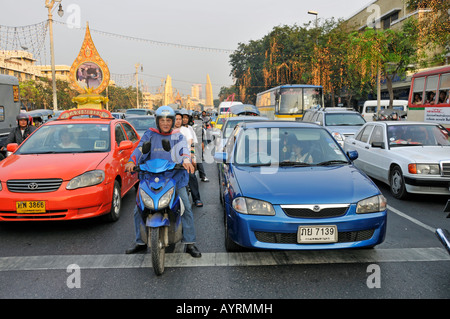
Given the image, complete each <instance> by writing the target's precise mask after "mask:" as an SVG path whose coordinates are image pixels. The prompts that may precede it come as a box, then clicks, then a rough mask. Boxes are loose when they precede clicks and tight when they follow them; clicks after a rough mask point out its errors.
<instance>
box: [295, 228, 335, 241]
mask: <svg viewBox="0 0 450 319" xmlns="http://www.w3.org/2000/svg"><path fill="white" fill-rule="evenodd" d="M337 239H338V231H337V227H336V225H320V226H299V227H298V231H297V242H298V243H299V244H320V243H335V242H337Z"/></svg>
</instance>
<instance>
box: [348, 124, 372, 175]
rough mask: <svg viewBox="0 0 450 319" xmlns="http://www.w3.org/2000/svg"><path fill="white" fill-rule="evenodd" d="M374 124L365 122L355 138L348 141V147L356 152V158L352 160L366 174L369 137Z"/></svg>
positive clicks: (368, 156)
mask: <svg viewBox="0 0 450 319" xmlns="http://www.w3.org/2000/svg"><path fill="white" fill-rule="evenodd" d="M373 128H374V124H371V123H370V124H366V126H365V127H364V128H362V129H361V131H360V132H359V133H358V135H357V136H356V137H355V139H354V140H353V141H352V142H351V143H350V147H351V148H352V149H354V150H355V151H357V152H358V158H357V159H356V160H355V161H354V162H355V165H356V166H357V167H358V168H360V169H362V170H363V171H364V172H366V173H367V174H368V175H370V174H369V172H368V165H369V164H368V162H369V161H370V152H369V148H370V147H369V138H370V135H371V134H372V131H373Z"/></svg>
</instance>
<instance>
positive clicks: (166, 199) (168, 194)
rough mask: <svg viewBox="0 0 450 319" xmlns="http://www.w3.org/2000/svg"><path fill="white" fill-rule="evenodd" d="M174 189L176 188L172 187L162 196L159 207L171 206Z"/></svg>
mask: <svg viewBox="0 0 450 319" xmlns="http://www.w3.org/2000/svg"><path fill="white" fill-rule="evenodd" d="M174 190H175V189H174V188H173V187H172V188H171V189H169V190H168V191H167V192H166V193H165V194H164V195H162V196H161V198H160V199H159V201H158V209H161V208H164V207H166V206H169V204H170V200H171V199H172V195H173V192H174Z"/></svg>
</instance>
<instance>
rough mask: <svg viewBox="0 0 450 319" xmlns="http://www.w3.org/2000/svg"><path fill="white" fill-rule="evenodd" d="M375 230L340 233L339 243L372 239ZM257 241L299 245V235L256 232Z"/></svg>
mask: <svg viewBox="0 0 450 319" xmlns="http://www.w3.org/2000/svg"><path fill="white" fill-rule="evenodd" d="M374 232H375V230H374V229H368V230H361V231H350V232H339V233H338V243H349V242H355V241H363V240H368V239H370V238H372V236H373V233H374ZM255 236H256V239H257V240H259V241H261V242H264V243H273V244H297V233H272V232H261V231H255Z"/></svg>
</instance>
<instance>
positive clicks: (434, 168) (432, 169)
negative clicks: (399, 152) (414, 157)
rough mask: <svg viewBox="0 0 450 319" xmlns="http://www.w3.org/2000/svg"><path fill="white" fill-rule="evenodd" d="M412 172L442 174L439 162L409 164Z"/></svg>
mask: <svg viewBox="0 0 450 319" xmlns="http://www.w3.org/2000/svg"><path fill="white" fill-rule="evenodd" d="M408 172H409V173H410V174H422V175H440V174H441V170H440V168H439V164H408Z"/></svg>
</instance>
